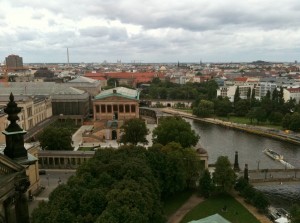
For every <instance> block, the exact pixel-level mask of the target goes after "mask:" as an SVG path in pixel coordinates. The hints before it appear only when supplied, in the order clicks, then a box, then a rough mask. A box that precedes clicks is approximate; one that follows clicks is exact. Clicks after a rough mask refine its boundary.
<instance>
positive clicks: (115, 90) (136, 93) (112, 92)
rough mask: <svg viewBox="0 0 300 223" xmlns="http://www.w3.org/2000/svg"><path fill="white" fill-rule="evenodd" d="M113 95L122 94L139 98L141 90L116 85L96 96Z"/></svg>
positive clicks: (131, 97) (100, 97) (126, 96)
mask: <svg viewBox="0 0 300 223" xmlns="http://www.w3.org/2000/svg"><path fill="white" fill-rule="evenodd" d="M111 96H121V97H125V98H129V99H134V100H139V97H140V92H139V91H138V90H133V89H130V88H125V87H116V88H112V89H108V90H105V91H102V92H101V93H100V94H98V95H97V96H95V99H102V98H107V97H111Z"/></svg>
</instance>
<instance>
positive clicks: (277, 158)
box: [264, 149, 283, 160]
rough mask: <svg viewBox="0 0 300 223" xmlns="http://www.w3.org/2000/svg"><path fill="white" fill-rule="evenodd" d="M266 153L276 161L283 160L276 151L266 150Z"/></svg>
mask: <svg viewBox="0 0 300 223" xmlns="http://www.w3.org/2000/svg"><path fill="white" fill-rule="evenodd" d="M264 153H265V154H267V155H268V156H269V157H271V158H272V159H274V160H283V155H280V154H279V153H276V152H275V151H273V150H271V149H265V150H264Z"/></svg>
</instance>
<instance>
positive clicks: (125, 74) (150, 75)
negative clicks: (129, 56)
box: [84, 72, 165, 79]
mask: <svg viewBox="0 0 300 223" xmlns="http://www.w3.org/2000/svg"><path fill="white" fill-rule="evenodd" d="M84 76H86V77H95V76H97V77H98V76H102V77H107V78H119V79H127V78H138V77H143V78H154V77H156V76H157V77H164V76H165V75H164V74H163V73H154V72H136V73H131V72H108V73H86V74H85V75H84Z"/></svg>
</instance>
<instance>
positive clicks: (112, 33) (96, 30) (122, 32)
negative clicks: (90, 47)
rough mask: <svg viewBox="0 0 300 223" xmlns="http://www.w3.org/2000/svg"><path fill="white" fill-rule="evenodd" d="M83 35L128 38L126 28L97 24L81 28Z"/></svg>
mask: <svg viewBox="0 0 300 223" xmlns="http://www.w3.org/2000/svg"><path fill="white" fill-rule="evenodd" d="M79 32H80V34H81V35H82V36H89V37H95V38H96V37H100V38H104V37H105V38H107V39H109V40H113V41H118V40H126V39H127V37H128V35H127V31H126V29H125V28H116V27H104V26H95V27H89V28H85V29H81V30H79Z"/></svg>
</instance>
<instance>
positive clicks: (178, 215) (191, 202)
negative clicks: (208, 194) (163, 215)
mask: <svg viewBox="0 0 300 223" xmlns="http://www.w3.org/2000/svg"><path fill="white" fill-rule="evenodd" d="M202 201H204V198H202V197H198V196H197V195H196V194H193V195H192V196H191V197H190V198H189V199H188V200H187V201H186V202H185V203H184V204H183V205H182V206H181V207H180V208H179V209H178V210H177V211H176V212H175V213H174V214H173V215H171V216H170V218H169V219H168V223H179V222H180V221H181V220H182V219H183V217H184V216H185V215H186V214H187V213H188V212H189V211H190V210H192V209H193V208H194V207H196V206H197V205H198V204H200V203H201V202H202Z"/></svg>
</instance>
